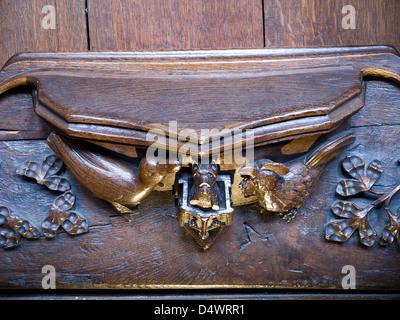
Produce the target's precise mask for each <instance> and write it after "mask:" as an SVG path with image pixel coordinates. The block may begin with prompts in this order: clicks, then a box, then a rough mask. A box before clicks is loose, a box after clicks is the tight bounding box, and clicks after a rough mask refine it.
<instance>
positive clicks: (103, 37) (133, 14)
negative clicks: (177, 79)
mask: <svg viewBox="0 0 400 320" xmlns="http://www.w3.org/2000/svg"><path fill="white" fill-rule="evenodd" d="M88 10H89V30H90V46H91V50H124V51H129V50H170V49H196V48H201V49H210V48H214V49H218V48H261V47H262V46H263V23H262V1H261V0H224V1H214V0H204V1H188V0H183V1H182V0H156V1H147V0H118V1H112V2H111V1H107V0H100V1H98V0H89V1H88Z"/></svg>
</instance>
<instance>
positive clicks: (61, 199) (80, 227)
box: [42, 191, 88, 238]
mask: <svg viewBox="0 0 400 320" xmlns="http://www.w3.org/2000/svg"><path fill="white" fill-rule="evenodd" d="M74 204H75V195H74V194H73V193H72V192H71V191H67V192H65V193H63V194H62V195H60V196H58V197H57V198H56V199H55V200H54V202H53V205H52V206H51V208H50V214H49V215H48V216H47V218H46V219H45V220H44V221H43V223H42V231H43V234H44V235H45V237H46V238H53V237H54V236H55V235H56V233H57V231H58V230H59V229H60V227H61V228H63V229H64V230H65V231H66V232H67V233H69V234H71V235H77V234H81V233H84V232H87V231H88V222H87V220H86V219H84V218H82V217H81V216H80V215H79V214H78V213H76V212H71V211H69V210H70V209H71V208H72V207H73V206H74Z"/></svg>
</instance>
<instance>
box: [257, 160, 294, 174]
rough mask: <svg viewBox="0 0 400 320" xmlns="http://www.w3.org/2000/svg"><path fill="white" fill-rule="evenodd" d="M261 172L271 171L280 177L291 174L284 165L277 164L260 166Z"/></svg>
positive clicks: (271, 163) (270, 163) (269, 163)
mask: <svg viewBox="0 0 400 320" xmlns="http://www.w3.org/2000/svg"><path fill="white" fill-rule="evenodd" d="M260 170H269V171H272V172H275V173H276V174H279V175H285V174H288V173H289V172H290V170H289V169H288V168H287V167H286V166H285V165H284V164H282V163H277V162H268V163H262V164H261V165H260Z"/></svg>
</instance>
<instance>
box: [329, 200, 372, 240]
mask: <svg viewBox="0 0 400 320" xmlns="http://www.w3.org/2000/svg"><path fill="white" fill-rule="evenodd" d="M373 209H374V207H373V206H369V207H367V208H364V209H360V208H359V207H357V206H356V205H355V204H354V203H352V202H344V201H337V202H335V203H334V204H333V205H332V211H333V213H334V214H335V215H337V216H338V217H340V218H345V219H343V220H340V221H334V222H331V223H329V224H328V226H327V227H326V230H325V237H326V239H328V240H333V241H338V242H345V241H347V240H348V239H349V238H350V237H351V236H352V235H353V233H354V232H355V231H356V230H358V234H359V236H360V241H361V243H362V244H364V245H366V246H368V247H369V246H372V245H373V244H374V242H375V239H376V236H377V233H376V231H375V230H374V228H372V227H371V226H370V224H369V222H368V215H369V213H370V212H371V211H372V210H373Z"/></svg>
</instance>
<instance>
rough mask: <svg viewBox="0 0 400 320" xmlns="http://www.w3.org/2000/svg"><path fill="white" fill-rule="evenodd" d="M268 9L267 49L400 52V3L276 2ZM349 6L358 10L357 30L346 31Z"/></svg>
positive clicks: (268, 3)
mask: <svg viewBox="0 0 400 320" xmlns="http://www.w3.org/2000/svg"><path fill="white" fill-rule="evenodd" d="M264 5H265V6H264V21H265V47H268V48H272V47H314V46H345V45H378V44H386V45H391V46H393V47H395V48H396V49H397V50H398V51H400V23H399V22H400V2H399V1H397V0H328V1H326V0H303V1H297V0H285V1H282V0H274V1H265V2H264ZM345 5H352V6H354V7H355V10H356V28H355V29H346V30H345V29H343V28H342V19H343V17H344V16H345V14H342V8H343V6H345Z"/></svg>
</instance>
